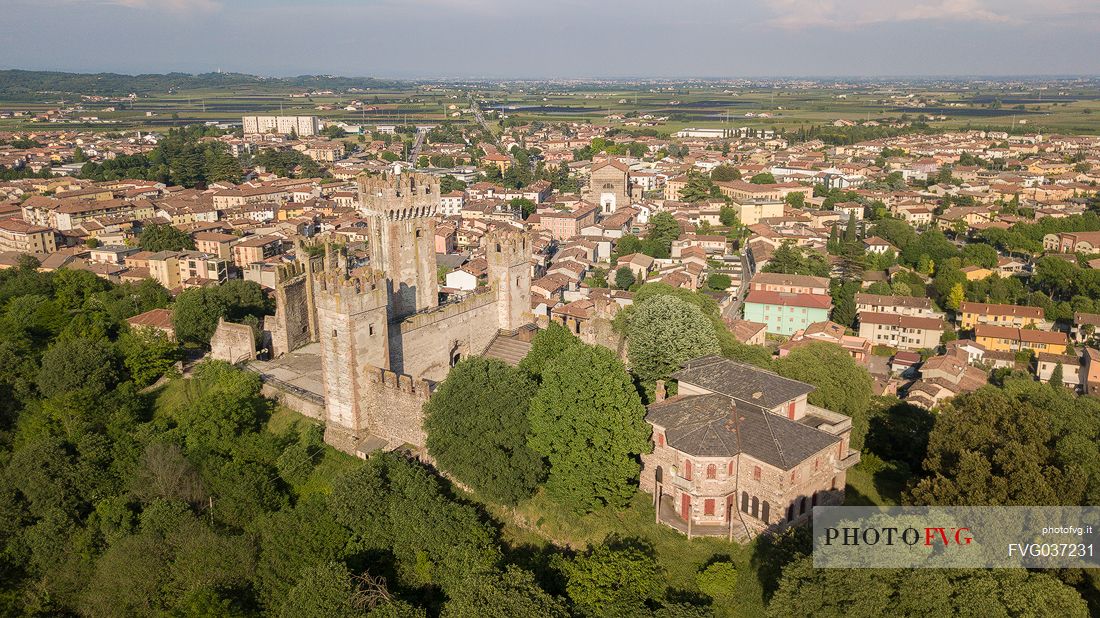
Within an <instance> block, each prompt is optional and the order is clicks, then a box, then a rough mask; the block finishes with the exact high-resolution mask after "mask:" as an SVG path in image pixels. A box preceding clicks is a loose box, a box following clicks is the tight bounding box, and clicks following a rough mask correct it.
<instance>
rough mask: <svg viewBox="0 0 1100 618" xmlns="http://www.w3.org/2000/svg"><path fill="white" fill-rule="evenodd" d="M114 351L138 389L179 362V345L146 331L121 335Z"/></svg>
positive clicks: (160, 334) (150, 382) (163, 335)
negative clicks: (120, 354)
mask: <svg viewBox="0 0 1100 618" xmlns="http://www.w3.org/2000/svg"><path fill="white" fill-rule="evenodd" d="M118 349H119V351H120V352H121V353H122V364H123V365H124V366H125V367H126V370H127V371H128V372H129V373H130V379H131V380H133V381H134V384H136V385H138V386H142V387H144V386H148V385H150V384H152V383H153V382H156V381H157V379H158V378H160V377H161V376H162V375H164V374H165V373H168V371H170V370H171V369H172V366H173V365H175V364H176V362H177V361H179V360H181V359H182V355H181V354H180V349H179V345H177V344H176V343H175V342H174V341H172V340H170V339H168V337H167V336H166V335H165V334H164V333H162V332H160V331H151V330H148V329H143V330H141V331H138V332H136V333H123V334H122V335H120V336H119V338H118Z"/></svg>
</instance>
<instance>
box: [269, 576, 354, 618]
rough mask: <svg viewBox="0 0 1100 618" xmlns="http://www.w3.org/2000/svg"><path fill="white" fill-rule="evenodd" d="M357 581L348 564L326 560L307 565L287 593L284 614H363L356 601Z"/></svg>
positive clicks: (311, 617) (338, 617)
mask: <svg viewBox="0 0 1100 618" xmlns="http://www.w3.org/2000/svg"><path fill="white" fill-rule="evenodd" d="M355 592H356V591H355V585H354V584H352V582H351V573H350V572H348V568H347V567H346V566H344V565H343V564H341V563H339V562H327V563H325V564H320V565H317V566H315V567H313V568H310V569H306V570H305V571H304V572H303V573H302V576H301V577H300V578H298V582H297V583H296V584H294V587H293V588H291V589H290V592H289V594H288V595H287V599H286V603H285V604H284V605H283V608H282V612H281V615H282V616H285V617H286V618H299V617H300V618H328V617H329V616H333V617H335V618H353V617H355V616H362V615H363V614H362V612H360V611H358V610H356V608H355V605H354V598H355Z"/></svg>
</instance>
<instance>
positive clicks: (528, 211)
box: [508, 197, 538, 219]
mask: <svg viewBox="0 0 1100 618" xmlns="http://www.w3.org/2000/svg"><path fill="white" fill-rule="evenodd" d="M508 204H509V205H510V206H511V207H512V210H514V211H516V212H518V213H520V216H522V217H523V218H524V219H526V218H527V217H530V216H531V215H533V214H535V209H536V208H538V206H537V205H536V204H535V203H534V202H532V201H531V200H529V199H527V198H525V197H514V198H512V201H510V202H508Z"/></svg>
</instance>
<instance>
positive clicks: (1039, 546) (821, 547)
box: [813, 507, 1100, 569]
mask: <svg viewBox="0 0 1100 618" xmlns="http://www.w3.org/2000/svg"><path fill="white" fill-rule="evenodd" d="M1098 520H1100V508H1098V507H881V508H879V507H815V508H814V510H813V528H814V537H813V538H814V566H815V567H818V568H848V569H851V568H945V569H946V568H1013V567H1017V568H1095V567H1100V538H1097V537H1098V535H1097V533H1095V532H1094V530H1096V529H1098V528H1100V525H1098V524H1100V521H1098Z"/></svg>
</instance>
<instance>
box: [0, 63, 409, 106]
mask: <svg viewBox="0 0 1100 618" xmlns="http://www.w3.org/2000/svg"><path fill="white" fill-rule="evenodd" d="M401 85H407V83H406V82H398V81H393V80H378V79H374V78H371V77H334V76H331V75H300V76H298V77H278V78H274V77H257V76H255V75H246V74H244V73H200V74H197V75H191V74H188V73H165V74H156V73H148V74H143V75H122V74H119V73H62V72H57V71H23V70H19V69H10V70H0V97H3V98H8V99H38V98H42V97H43V96H44V95H48V94H59V93H60V94H89V95H101V96H120V95H121V96H124V95H127V94H130V93H131V92H133V93H137V94H163V93H166V92H169V91H181V90H196V89H201V88H233V87H261V88H273V89H278V88H287V89H298V88H300V89H302V90H314V89H316V90H337V91H343V90H348V89H352V88H390V87H394V86H401Z"/></svg>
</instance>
